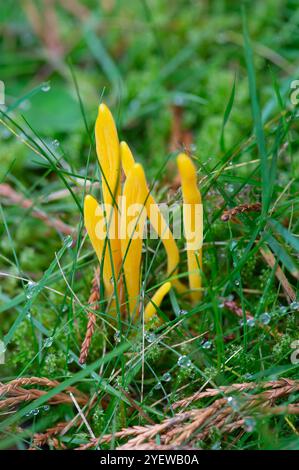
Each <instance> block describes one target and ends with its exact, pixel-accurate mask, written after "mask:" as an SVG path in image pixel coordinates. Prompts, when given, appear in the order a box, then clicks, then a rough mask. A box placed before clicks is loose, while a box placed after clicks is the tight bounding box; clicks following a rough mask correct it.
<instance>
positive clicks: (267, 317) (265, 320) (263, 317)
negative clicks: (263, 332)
mask: <svg viewBox="0 0 299 470" xmlns="http://www.w3.org/2000/svg"><path fill="white" fill-rule="evenodd" d="M270 320H271V316H270V314H269V313H268V312H264V313H262V314H261V315H260V316H259V321H260V322H261V323H262V324H263V325H268V324H269V323H270Z"/></svg>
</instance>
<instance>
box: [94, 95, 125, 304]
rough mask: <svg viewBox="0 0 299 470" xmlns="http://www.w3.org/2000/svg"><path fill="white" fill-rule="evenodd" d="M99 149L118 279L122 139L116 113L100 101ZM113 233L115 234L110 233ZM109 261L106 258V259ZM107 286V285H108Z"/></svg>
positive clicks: (110, 255)
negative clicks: (119, 136) (114, 114)
mask: <svg viewBox="0 0 299 470" xmlns="http://www.w3.org/2000/svg"><path fill="white" fill-rule="evenodd" d="M95 137H96V151H97V156H98V161H99V164H100V169H101V177H102V191H103V202H104V205H105V217H106V224H107V231H108V240H109V244H110V246H109V245H108V244H107V246H106V250H105V260H107V258H112V262H113V273H114V276H115V279H118V278H119V271H120V267H121V252H120V240H119V237H118V227H119V210H118V204H119V196H120V172H121V158H120V151H119V140H118V135H117V130H116V126H115V122H114V119H113V116H112V114H111V112H110V110H109V108H108V107H107V106H106V105H105V104H100V106H99V110H98V116H97V120H96V125H95ZM111 233H112V235H111ZM105 262H106V261H105ZM106 284H107V283H106V282H105V286H106ZM107 286H108V284H107ZM107 289H108V292H107V294H108V295H111V294H112V293H113V283H111V282H110V288H108V287H107Z"/></svg>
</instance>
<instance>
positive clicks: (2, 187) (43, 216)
mask: <svg viewBox="0 0 299 470" xmlns="http://www.w3.org/2000/svg"><path fill="white" fill-rule="evenodd" d="M0 196H1V197H3V198H5V199H6V200H7V201H9V202H11V203H13V204H15V205H17V206H21V207H23V208H24V209H28V210H29V209H30V210H31V214H32V216H33V217H35V218H36V219H39V220H42V221H43V222H44V223H45V224H46V225H48V227H51V228H54V229H55V230H57V232H59V233H63V234H64V235H72V236H74V234H75V231H74V229H73V228H72V227H70V226H69V225H67V224H65V223H64V222H62V220H60V219H58V218H57V217H50V216H49V215H48V214H47V213H46V212H44V211H42V210H40V209H36V208H34V207H33V206H34V202H33V201H32V200H31V199H26V198H24V197H23V196H22V195H21V194H19V193H17V192H16V191H15V190H14V189H13V188H12V187H11V186H9V184H5V183H3V184H0Z"/></svg>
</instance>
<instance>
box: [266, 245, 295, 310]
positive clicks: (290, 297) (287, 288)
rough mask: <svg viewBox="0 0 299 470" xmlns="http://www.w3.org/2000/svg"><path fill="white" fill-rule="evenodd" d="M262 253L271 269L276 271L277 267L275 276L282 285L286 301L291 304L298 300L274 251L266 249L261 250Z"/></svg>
mask: <svg viewBox="0 0 299 470" xmlns="http://www.w3.org/2000/svg"><path fill="white" fill-rule="evenodd" d="M260 253H261V255H262V257H263V258H264V260H265V261H266V263H267V264H268V266H270V268H271V269H274V268H275V266H276V270H275V276H276V278H277V280H278V281H279V282H280V283H281V285H282V288H283V291H284V293H285V296H286V299H287V301H288V303H289V304H290V303H291V302H294V300H296V293H295V291H294V289H293V288H292V286H291V284H290V283H289V281H288V278H287V277H286V275H285V273H284V272H283V270H282V269H281V267H280V266H279V265H278V264H277V262H276V259H275V256H274V255H273V253H272V251H271V250H270V249H269V248H266V247H265V248H260ZM297 279H298V278H297Z"/></svg>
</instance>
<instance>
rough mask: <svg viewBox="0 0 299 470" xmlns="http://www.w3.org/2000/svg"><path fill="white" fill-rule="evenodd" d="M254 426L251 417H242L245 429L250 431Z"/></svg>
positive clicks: (254, 422)
mask: <svg viewBox="0 0 299 470" xmlns="http://www.w3.org/2000/svg"><path fill="white" fill-rule="evenodd" d="M255 426H256V421H255V419H253V418H245V419H244V427H245V431H247V432H252V431H254V428H255Z"/></svg>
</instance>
